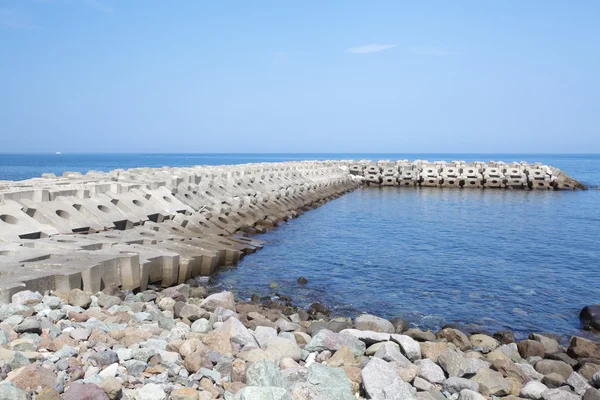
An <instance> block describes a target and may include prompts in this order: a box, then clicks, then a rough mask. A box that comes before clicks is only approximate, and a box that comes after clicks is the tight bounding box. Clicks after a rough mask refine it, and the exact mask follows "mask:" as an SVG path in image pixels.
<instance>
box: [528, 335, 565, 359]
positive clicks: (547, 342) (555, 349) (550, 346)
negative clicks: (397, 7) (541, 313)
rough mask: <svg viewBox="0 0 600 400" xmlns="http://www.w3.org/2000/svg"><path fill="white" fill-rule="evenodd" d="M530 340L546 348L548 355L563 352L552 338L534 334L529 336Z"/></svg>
mask: <svg viewBox="0 0 600 400" xmlns="http://www.w3.org/2000/svg"><path fill="white" fill-rule="evenodd" d="M529 338H530V339H533V340H536V341H538V342H540V343H541V344H542V346H543V347H544V351H545V353H546V354H553V353H559V352H560V351H561V348H560V344H558V342H557V341H556V340H554V339H552V338H551V337H548V336H545V335H540V334H539V333H532V334H530V335H529Z"/></svg>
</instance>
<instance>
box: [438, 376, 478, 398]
mask: <svg viewBox="0 0 600 400" xmlns="http://www.w3.org/2000/svg"><path fill="white" fill-rule="evenodd" d="M442 386H443V388H444V390H445V391H446V392H448V393H450V394H454V393H459V392H461V391H462V390H463V389H469V390H472V391H474V392H479V383H477V382H475V381H472V380H470V379H465V378H457V377H451V378H448V379H446V380H445V381H444V382H443V385H442Z"/></svg>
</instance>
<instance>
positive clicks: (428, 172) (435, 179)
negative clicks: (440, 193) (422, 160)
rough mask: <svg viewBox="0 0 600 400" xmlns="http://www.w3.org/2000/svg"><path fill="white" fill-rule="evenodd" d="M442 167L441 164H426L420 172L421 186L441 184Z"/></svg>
mask: <svg viewBox="0 0 600 400" xmlns="http://www.w3.org/2000/svg"><path fill="white" fill-rule="evenodd" d="M439 171H440V167H439V164H425V165H423V167H422V169H421V173H420V174H419V177H420V181H421V186H424V187H437V186H440V182H441V176H440V172H439Z"/></svg>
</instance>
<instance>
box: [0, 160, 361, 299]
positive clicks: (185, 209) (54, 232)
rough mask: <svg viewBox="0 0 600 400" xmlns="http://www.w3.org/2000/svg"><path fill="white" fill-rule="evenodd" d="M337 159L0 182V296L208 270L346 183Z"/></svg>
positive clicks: (179, 279) (171, 281)
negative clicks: (257, 234)
mask: <svg viewBox="0 0 600 400" xmlns="http://www.w3.org/2000/svg"><path fill="white" fill-rule="evenodd" d="M340 166H341V164H340V163H337V162H289V163H270V164H247V165H238V166H223V167H190V168H167V167H165V168H159V169H150V168H137V169H130V170H115V171H111V172H109V173H103V172H96V171H90V172H88V173H87V174H85V175H83V174H81V173H70V172H67V173H64V174H63V176H62V177H56V176H54V175H53V174H45V175H43V176H42V177H41V178H36V179H29V180H26V181H19V182H12V181H0V302H3V303H6V302H10V299H11V296H12V295H13V294H14V293H17V292H19V291H22V290H31V291H38V292H40V293H44V292H46V291H48V290H59V291H69V290H71V289H75V288H81V289H83V290H85V291H89V292H92V293H95V292H97V291H99V290H101V289H102V288H104V287H108V286H111V285H117V286H119V287H121V288H122V289H140V290H145V288H146V287H147V285H148V284H149V283H154V284H158V285H160V286H163V287H168V286H171V285H175V284H178V283H183V282H185V281H186V280H188V279H190V278H192V277H194V276H197V275H209V274H210V273H212V272H214V271H215V269H216V268H217V267H218V266H220V265H224V264H233V263H236V262H237V261H238V260H239V259H240V258H241V257H243V256H244V255H245V254H247V253H251V252H253V251H255V250H256V249H257V248H260V247H262V243H261V242H260V241H258V240H254V239H250V238H248V237H247V236H246V233H256V232H262V231H264V230H267V229H270V228H272V227H275V226H277V225H278V224H279V223H281V222H282V221H285V220H288V219H290V218H294V217H297V216H298V215H301V214H302V213H303V212H304V211H307V210H309V209H310V208H311V207H316V206H319V205H321V204H323V203H324V202H326V201H328V200H330V199H332V198H334V197H336V196H339V195H341V194H343V193H345V192H347V191H350V190H353V189H355V188H357V187H358V186H359V185H360V181H359V180H357V179H356V178H355V177H352V176H350V175H349V174H348V173H347V170H345V169H343V168H340Z"/></svg>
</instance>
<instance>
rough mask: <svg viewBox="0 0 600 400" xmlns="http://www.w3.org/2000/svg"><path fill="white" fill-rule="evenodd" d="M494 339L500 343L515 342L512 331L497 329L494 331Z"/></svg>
mask: <svg viewBox="0 0 600 400" xmlns="http://www.w3.org/2000/svg"><path fill="white" fill-rule="evenodd" d="M494 339H496V340H497V341H499V342H500V344H509V343H514V342H516V340H515V334H514V332H513V331H498V332H496V333H494Z"/></svg>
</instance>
